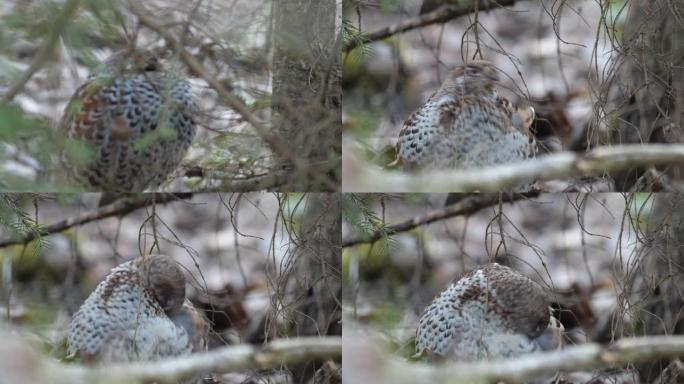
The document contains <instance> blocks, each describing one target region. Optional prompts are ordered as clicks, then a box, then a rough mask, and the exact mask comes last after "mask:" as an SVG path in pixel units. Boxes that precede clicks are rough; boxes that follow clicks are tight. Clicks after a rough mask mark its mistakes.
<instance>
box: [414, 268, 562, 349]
mask: <svg viewBox="0 0 684 384" xmlns="http://www.w3.org/2000/svg"><path fill="white" fill-rule="evenodd" d="M549 305H550V300H549V297H548V296H547V294H546V292H545V291H544V290H543V289H542V287H541V286H540V285H538V284H537V283H535V282H533V281H532V280H530V279H529V278H527V277H525V276H523V275H521V274H519V273H518V272H516V271H514V270H512V269H510V268H508V267H505V266H502V265H500V264H497V263H492V264H487V265H485V266H483V267H481V268H479V269H476V270H474V271H472V272H470V273H468V274H466V275H465V276H464V277H462V278H461V279H460V280H458V281H456V282H455V283H452V284H451V285H450V286H449V287H448V288H447V289H446V290H444V291H443V292H442V293H441V294H440V295H439V296H438V297H437V298H435V299H434V300H433V302H432V303H431V304H430V305H429V306H428V307H427V308H426V309H425V311H424V312H423V315H422V316H421V318H420V322H419V325H418V329H417V331H416V351H417V352H418V354H423V353H426V354H427V356H428V357H429V358H431V359H432V360H440V359H443V360H453V361H475V360H490V359H501V358H508V357H514V356H519V355H521V354H524V353H530V352H534V351H538V350H540V345H539V342H538V340H537V339H538V338H539V337H540V336H542V334H543V333H544V331H545V330H546V329H547V327H549V326H550V325H551V326H555V325H556V324H557V322H556V321H555V319H553V318H552V317H551V311H550V309H549ZM552 319H553V320H552Z"/></svg>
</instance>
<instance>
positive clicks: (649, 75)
mask: <svg viewBox="0 0 684 384" xmlns="http://www.w3.org/2000/svg"><path fill="white" fill-rule="evenodd" d="M627 6H628V7H629V8H628V9H629V15H628V17H627V21H626V22H625V23H624V31H623V34H622V38H621V39H618V38H615V39H613V40H615V44H614V45H615V48H616V50H617V52H618V56H617V60H616V61H615V62H614V65H615V66H614V67H613V68H608V70H609V71H611V72H612V73H615V78H614V79H613V81H614V82H613V83H612V86H610V87H607V88H606V90H609V91H610V93H611V95H610V98H611V99H613V100H615V105H616V109H615V110H612V111H611V110H609V111H606V114H605V116H606V118H607V121H608V124H614V125H615V130H614V131H611V132H614V133H615V135H614V136H613V137H611V139H610V141H611V142H612V143H682V142H684V130H683V127H684V37H683V36H684V23H682V22H681V20H682V18H683V17H684V6H683V5H682V2H681V1H671V0H631V1H630V4H628V5H627ZM617 40H620V41H619V43H618V42H617ZM601 107H602V106H601V105H599V108H601ZM611 128H612V127H611ZM679 168H680V166H678V167H670V168H669V169H667V173H668V174H669V175H670V176H674V177H675V178H677V179H681V176H680V170H679ZM643 171H644V170H643V169H634V170H632V171H630V172H623V173H619V174H616V175H614V177H615V180H616V188H618V189H617V190H618V191H627V190H630V189H631V188H632V187H633V186H634V183H635V182H636V181H637V179H638V178H639V177H640V176H641V175H642V174H643ZM649 189H650V188H649ZM640 190H644V188H643V187H642V188H640Z"/></svg>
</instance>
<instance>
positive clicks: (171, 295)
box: [138, 255, 185, 316]
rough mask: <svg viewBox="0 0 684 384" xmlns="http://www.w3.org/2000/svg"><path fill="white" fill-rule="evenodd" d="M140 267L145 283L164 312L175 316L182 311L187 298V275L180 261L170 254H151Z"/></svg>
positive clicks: (141, 262) (142, 261)
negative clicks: (169, 255) (179, 264)
mask: <svg viewBox="0 0 684 384" xmlns="http://www.w3.org/2000/svg"><path fill="white" fill-rule="evenodd" d="M138 268H139V271H140V277H141V280H142V283H143V285H144V286H145V288H147V289H148V290H149V291H150V292H151V293H152V295H153V296H154V298H155V299H156V300H157V302H158V303H159V305H160V306H161V307H162V309H163V310H164V312H165V313H166V314H167V315H168V316H173V315H174V314H176V313H177V312H178V311H180V309H181V307H182V306H183V301H184V300H185V276H184V275H183V272H182V271H181V269H180V267H179V266H178V263H176V261H175V260H173V259H172V258H170V257H168V256H164V255H153V256H152V255H151V256H146V257H145V258H143V259H142V260H141V261H140V264H139V266H138Z"/></svg>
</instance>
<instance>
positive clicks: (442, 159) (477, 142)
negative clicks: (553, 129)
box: [397, 61, 536, 170]
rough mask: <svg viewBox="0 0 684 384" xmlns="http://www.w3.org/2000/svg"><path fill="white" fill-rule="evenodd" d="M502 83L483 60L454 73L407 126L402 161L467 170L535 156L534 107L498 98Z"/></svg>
mask: <svg viewBox="0 0 684 384" xmlns="http://www.w3.org/2000/svg"><path fill="white" fill-rule="evenodd" d="M498 80H499V77H498V74H497V70H496V69H495V68H494V67H493V66H492V65H491V64H490V63H487V62H484V61H475V62H471V63H469V64H468V65H466V66H463V67H459V68H456V69H455V70H453V71H452V72H451V73H450V75H449V76H448V77H447V79H446V80H445V81H444V83H443V84H442V86H441V87H440V89H439V90H438V91H437V92H435V93H434V94H433V95H432V96H431V97H430V98H429V99H428V101H427V102H426V103H425V104H424V105H423V106H422V107H421V108H420V109H418V110H417V111H416V112H414V113H413V114H411V115H410V116H409V118H408V119H407V120H406V121H405V122H404V125H403V127H402V128H401V131H400V133H399V140H398V142H397V160H398V162H399V163H400V164H402V165H403V166H404V167H405V168H406V169H413V170H415V169H426V168H431V169H469V168H480V167H484V166H489V165H495V164H505V163H510V162H516V161H521V160H525V159H527V158H530V157H534V156H535V153H536V151H535V148H536V143H535V142H534V138H533V136H532V135H531V134H530V132H529V127H530V125H531V124H532V120H533V119H534V109H532V108H531V107H525V108H518V107H515V106H513V104H512V103H511V102H510V101H508V100H507V99H505V98H503V97H501V96H499V95H498V94H497V92H496V89H495V88H494V85H495V84H496V83H497V82H498Z"/></svg>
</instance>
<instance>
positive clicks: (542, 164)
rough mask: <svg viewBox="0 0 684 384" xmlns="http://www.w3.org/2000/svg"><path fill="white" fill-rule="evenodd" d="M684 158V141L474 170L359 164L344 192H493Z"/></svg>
mask: <svg viewBox="0 0 684 384" xmlns="http://www.w3.org/2000/svg"><path fill="white" fill-rule="evenodd" d="M680 162H684V145H675V144H628V145H616V146H610V147H608V146H606V147H597V148H595V149H594V150H592V151H590V152H587V153H585V154H581V153H574V152H562V153H556V154H551V155H547V156H541V157H538V158H536V159H531V160H527V161H523V162H519V163H515V164H506V165H499V166H492V167H487V168H481V169H474V170H469V171H426V172H421V173H403V172H387V171H382V170H380V169H368V168H360V170H361V172H362V173H364V174H361V175H360V176H359V178H358V180H359V181H358V182H357V184H355V185H352V186H351V187H350V186H349V185H348V184H347V185H345V188H344V190H345V192H357V191H363V192H388V191H391V192H396V193H398V192H470V191H481V192H494V191H501V190H507V189H510V188H513V187H515V186H518V185H522V184H525V183H530V182H533V181H535V180H537V181H548V180H554V179H566V178H570V177H576V176H591V175H602V174H604V173H606V172H611V171H622V170H629V169H631V168H634V167H648V166H653V165H662V164H676V163H680Z"/></svg>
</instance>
